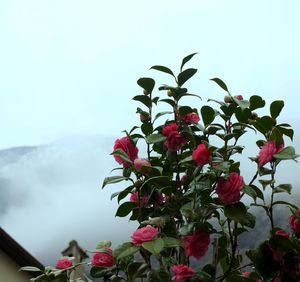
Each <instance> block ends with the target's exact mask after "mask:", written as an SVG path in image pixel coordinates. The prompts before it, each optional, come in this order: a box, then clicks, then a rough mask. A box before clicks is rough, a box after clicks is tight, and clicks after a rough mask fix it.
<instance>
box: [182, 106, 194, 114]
mask: <svg viewBox="0 0 300 282" xmlns="http://www.w3.org/2000/svg"><path fill="white" fill-rule="evenodd" d="M178 111H179V115H180V116H181V117H184V116H186V115H187V114H189V113H192V112H194V111H195V110H193V109H192V108H191V107H189V106H181V107H179V110H178Z"/></svg>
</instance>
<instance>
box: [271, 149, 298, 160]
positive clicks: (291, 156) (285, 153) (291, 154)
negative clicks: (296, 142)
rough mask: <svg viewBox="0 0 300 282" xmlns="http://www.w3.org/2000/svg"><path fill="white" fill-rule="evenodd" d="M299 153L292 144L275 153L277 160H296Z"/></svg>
mask: <svg viewBox="0 0 300 282" xmlns="http://www.w3.org/2000/svg"><path fill="white" fill-rule="evenodd" d="M298 157H299V155H297V154H296V153H295V148H294V147H292V146H288V147H285V148H284V149H283V150H282V151H280V152H279V153H278V154H276V155H274V158H275V159H277V160H295V159H296V158H298Z"/></svg>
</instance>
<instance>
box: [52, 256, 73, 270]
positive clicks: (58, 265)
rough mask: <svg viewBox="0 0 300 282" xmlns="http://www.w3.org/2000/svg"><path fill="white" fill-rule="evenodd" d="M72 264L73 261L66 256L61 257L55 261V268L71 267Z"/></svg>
mask: <svg viewBox="0 0 300 282" xmlns="http://www.w3.org/2000/svg"><path fill="white" fill-rule="evenodd" d="M72 266H73V262H72V261H71V260H69V259H67V258H62V259H59V260H58V261H57V262H56V265H55V267H56V268H57V269H66V268H69V267H72Z"/></svg>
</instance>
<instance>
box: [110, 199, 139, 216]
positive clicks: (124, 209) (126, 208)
mask: <svg viewBox="0 0 300 282" xmlns="http://www.w3.org/2000/svg"><path fill="white" fill-rule="evenodd" d="M134 207H135V204H134V203H132V202H125V203H123V204H121V205H120V206H119V208H118V209H117V212H116V215H115V216H119V217H125V216H127V215H128V214H129V213H130V212H131V211H132V209H133V208H134Z"/></svg>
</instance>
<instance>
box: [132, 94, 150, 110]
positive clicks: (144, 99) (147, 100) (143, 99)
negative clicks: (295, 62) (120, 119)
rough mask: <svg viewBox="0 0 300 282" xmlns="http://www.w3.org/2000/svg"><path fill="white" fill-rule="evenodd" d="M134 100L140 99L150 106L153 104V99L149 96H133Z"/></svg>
mask: <svg viewBox="0 0 300 282" xmlns="http://www.w3.org/2000/svg"><path fill="white" fill-rule="evenodd" d="M132 100H135V101H139V102H141V103H143V104H144V105H145V106H146V107H148V108H150V107H151V106H152V101H151V99H150V97H149V96H146V95H137V96H134V97H133V98H132Z"/></svg>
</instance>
